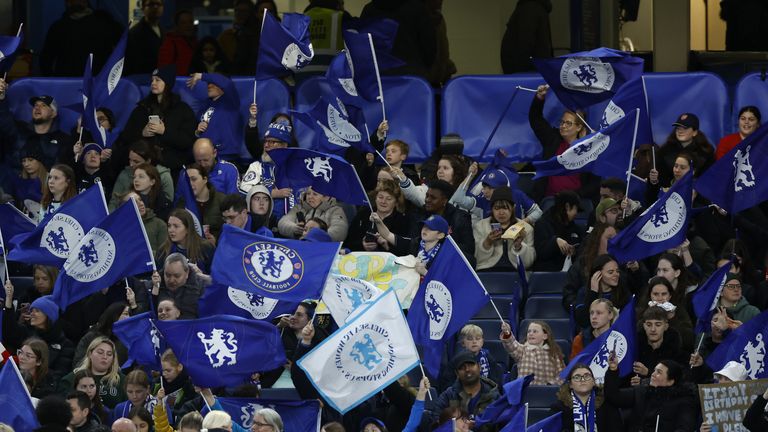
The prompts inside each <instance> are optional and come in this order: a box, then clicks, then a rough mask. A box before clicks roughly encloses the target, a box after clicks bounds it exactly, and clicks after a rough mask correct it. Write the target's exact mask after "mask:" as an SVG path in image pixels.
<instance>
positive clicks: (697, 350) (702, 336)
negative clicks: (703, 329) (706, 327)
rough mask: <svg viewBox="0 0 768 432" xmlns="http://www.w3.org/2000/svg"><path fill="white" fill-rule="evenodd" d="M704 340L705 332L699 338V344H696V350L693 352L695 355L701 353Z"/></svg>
mask: <svg viewBox="0 0 768 432" xmlns="http://www.w3.org/2000/svg"><path fill="white" fill-rule="evenodd" d="M702 342H704V333H702V334H701V337H700V338H699V344H698V345H696V351H694V352H693V355H698V354H699V350H700V349H701V343H702ZM691 369H693V365H691Z"/></svg>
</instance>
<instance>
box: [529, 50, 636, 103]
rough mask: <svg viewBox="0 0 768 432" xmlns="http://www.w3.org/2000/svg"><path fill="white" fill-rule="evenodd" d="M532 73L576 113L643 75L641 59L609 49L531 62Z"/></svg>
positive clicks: (610, 96)
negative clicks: (533, 70)
mask: <svg viewBox="0 0 768 432" xmlns="http://www.w3.org/2000/svg"><path fill="white" fill-rule="evenodd" d="M533 64H534V65H535V66H536V70H538V71H539V73H540V74H541V76H542V78H544V81H546V82H547V84H549V87H550V88H551V89H552V91H554V92H555V94H556V95H557V98H558V99H560V102H562V103H563V105H565V106H566V107H567V108H569V109H572V110H576V109H579V108H584V107H587V106H590V105H593V104H596V103H598V102H602V101H604V100H607V99H610V98H612V97H613V95H615V94H616V92H617V91H618V90H619V89H620V88H621V87H622V86H623V85H624V83H626V82H628V81H630V80H632V79H634V78H637V77H639V76H641V75H642V73H643V59H641V58H640V57H633V56H632V55H631V54H630V53H627V52H624V51H618V50H614V49H610V48H597V49H594V50H592V51H582V52H577V53H572V54H566V55H564V56H560V57H555V58H548V59H533Z"/></svg>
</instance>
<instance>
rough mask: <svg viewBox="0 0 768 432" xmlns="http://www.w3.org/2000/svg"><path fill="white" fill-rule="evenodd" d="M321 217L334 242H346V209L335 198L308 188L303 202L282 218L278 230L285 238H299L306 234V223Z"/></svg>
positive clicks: (347, 227)
mask: <svg viewBox="0 0 768 432" xmlns="http://www.w3.org/2000/svg"><path fill="white" fill-rule="evenodd" d="M313 217H319V218H320V219H322V220H324V221H325V223H327V224H328V234H329V235H330V236H331V239H333V241H338V242H340V241H344V239H345V238H346V237H347V230H348V229H349V222H347V215H346V214H345V213H344V209H343V208H342V207H341V206H340V205H339V204H338V203H337V202H336V199H335V198H332V197H329V196H327V195H323V194H321V193H318V192H315V191H314V190H312V188H308V189H307V190H306V191H305V192H304V193H303V194H302V196H301V202H300V203H299V204H298V205H296V206H295V207H293V208H292V209H291V211H289V212H288V214H286V215H285V216H283V217H281V218H280V221H279V222H278V223H277V229H278V230H279V231H280V235H282V236H283V237H285V238H299V237H301V235H302V234H303V233H304V223H305V221H307V220H309V219H312V218H313Z"/></svg>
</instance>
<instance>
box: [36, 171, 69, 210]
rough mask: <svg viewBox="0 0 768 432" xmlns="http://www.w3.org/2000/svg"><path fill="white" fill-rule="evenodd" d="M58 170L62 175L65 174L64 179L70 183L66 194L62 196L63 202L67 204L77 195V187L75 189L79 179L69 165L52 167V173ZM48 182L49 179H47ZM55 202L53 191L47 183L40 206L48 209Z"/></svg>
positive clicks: (44, 186)
mask: <svg viewBox="0 0 768 432" xmlns="http://www.w3.org/2000/svg"><path fill="white" fill-rule="evenodd" d="M53 170H57V171H60V172H61V173H62V174H64V177H66V179H67V180H68V181H69V183H68V184H67V189H66V190H65V191H64V193H63V194H62V195H61V202H62V203H65V202H67V201H68V200H70V199H72V198H74V197H75V195H77V187H75V182H76V181H77V179H76V178H75V171H74V170H72V168H71V167H70V166H69V165H64V164H56V165H54V166H52V167H51V171H53ZM46 182H47V179H46ZM52 201H53V194H52V193H51V189H50V188H49V187H48V184H47V183H46V184H45V185H43V198H42V199H41V200H40V205H41V206H42V207H43V208H44V209H45V208H47V207H48V206H49V205H50V204H51V202H52Z"/></svg>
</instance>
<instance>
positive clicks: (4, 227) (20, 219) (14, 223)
mask: <svg viewBox="0 0 768 432" xmlns="http://www.w3.org/2000/svg"><path fill="white" fill-rule="evenodd" d="M0 222H2V223H0V255H3V254H5V247H6V244H5V239H6V238H7V239H9V240H10V239H12V238H13V237H15V236H17V235H19V234H26V233H28V232H30V231H32V230H33V229H35V223H34V222H32V219H30V218H28V217H27V216H26V215H25V214H24V213H22V212H20V211H19V210H18V209H17V208H16V207H15V206H14V205H13V204H11V203H5V204H0ZM8 246H10V244H8Z"/></svg>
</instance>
